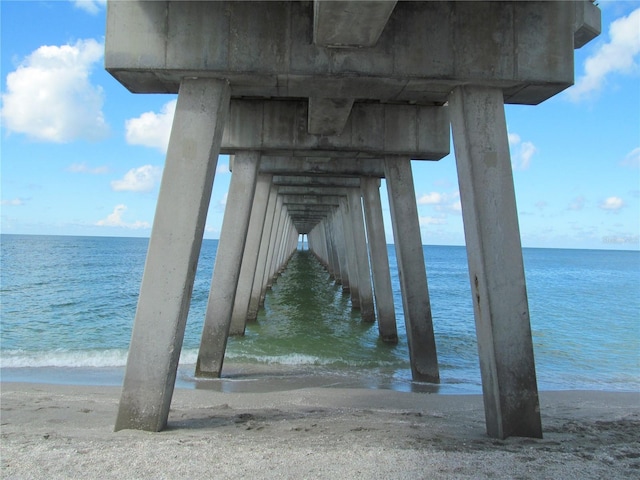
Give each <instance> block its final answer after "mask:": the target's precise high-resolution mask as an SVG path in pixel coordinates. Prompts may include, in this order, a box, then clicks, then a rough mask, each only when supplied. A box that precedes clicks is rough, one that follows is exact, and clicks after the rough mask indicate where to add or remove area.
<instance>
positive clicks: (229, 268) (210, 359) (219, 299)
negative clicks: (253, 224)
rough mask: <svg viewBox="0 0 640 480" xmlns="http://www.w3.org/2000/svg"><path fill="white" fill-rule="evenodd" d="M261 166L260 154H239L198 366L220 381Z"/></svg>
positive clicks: (201, 374) (202, 373) (203, 374)
mask: <svg viewBox="0 0 640 480" xmlns="http://www.w3.org/2000/svg"><path fill="white" fill-rule="evenodd" d="M259 163H260V154H259V153H256V152H239V153H236V156H235V161H234V164H233V173H232V174H231V184H230V185H229V194H228V195H227V205H226V207H225V210H224V218H223V220H222V229H221V230H220V240H219V241H218V251H217V252H216V262H215V265H214V267H213V277H212V279H211V290H210V291H209V300H208V303H207V312H206V316H205V320H204V326H203V328H202V338H201V340H200V351H199V352H198V361H197V363H196V376H198V377H209V378H218V377H219V376H220V372H221V370H222V362H223V360H224V352H225V349H226V347H227V338H228V336H229V328H230V326H231V314H232V312H233V304H234V300H235V295H236V289H237V287H238V278H239V276H240V266H241V264H242V255H243V252H244V246H245V242H246V239H247V230H248V228H249V218H250V215H251V205H252V203H253V196H254V192H255V188H256V177H257V175H258V167H259Z"/></svg>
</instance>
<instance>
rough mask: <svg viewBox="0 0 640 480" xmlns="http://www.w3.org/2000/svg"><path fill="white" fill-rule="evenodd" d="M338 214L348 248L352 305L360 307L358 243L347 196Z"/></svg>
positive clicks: (347, 260)
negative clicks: (354, 233)
mask: <svg viewBox="0 0 640 480" xmlns="http://www.w3.org/2000/svg"><path fill="white" fill-rule="evenodd" d="M340 203H341V205H340V208H339V209H338V214H339V215H340V221H341V222H342V227H343V230H344V246H345V250H346V256H345V258H346V262H347V267H348V270H349V274H350V275H351V278H350V283H349V293H350V294H351V307H352V308H355V309H360V278H359V274H360V272H358V263H357V259H356V243H355V240H354V235H353V220H352V219H351V208H350V207H349V200H348V199H347V198H346V197H345V198H344V199H342V200H341V202H340Z"/></svg>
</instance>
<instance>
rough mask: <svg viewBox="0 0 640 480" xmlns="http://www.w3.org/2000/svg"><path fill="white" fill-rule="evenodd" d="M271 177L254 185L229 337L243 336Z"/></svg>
mask: <svg viewBox="0 0 640 480" xmlns="http://www.w3.org/2000/svg"><path fill="white" fill-rule="evenodd" d="M271 180H272V175H269V174H264V173H262V174H260V175H258V180H257V183H256V190H255V194H254V197H253V206H252V207H251V217H250V219H249V231H248V233H247V241H246V243H245V246H244V254H243V256H242V267H241V269H240V276H239V277H238V288H237V289H236V298H235V301H234V305H233V313H232V315H231V327H230V329H229V335H243V334H244V330H245V326H246V324H247V318H248V317H249V302H250V300H251V293H252V290H253V281H254V277H255V276H256V275H255V272H256V270H257V266H258V257H259V254H260V245H261V243H262V232H263V231H264V222H265V217H266V213H267V205H268V201H269V191H270V190H271Z"/></svg>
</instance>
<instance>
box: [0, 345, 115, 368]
mask: <svg viewBox="0 0 640 480" xmlns="http://www.w3.org/2000/svg"><path fill="white" fill-rule="evenodd" d="M126 363H127V350H121V349H112V350H50V351H45V352H30V351H25V350H8V351H7V350H3V351H2V355H1V356H0V366H1V367H2V368H29V367H32V368H38V367H95V368H99V367H122V366H124V365H126Z"/></svg>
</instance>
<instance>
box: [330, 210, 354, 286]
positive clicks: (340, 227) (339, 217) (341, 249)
mask: <svg viewBox="0 0 640 480" xmlns="http://www.w3.org/2000/svg"><path fill="white" fill-rule="evenodd" d="M344 222H345V213H344V211H343V210H342V209H341V208H339V209H338V210H336V213H335V221H334V223H333V225H334V226H335V233H336V248H337V252H338V262H339V263H340V281H341V283H342V291H343V292H345V293H349V292H350V288H351V287H350V283H349V277H350V272H349V265H348V261H347V255H348V254H349V252H348V251H347V243H346V236H345V229H344Z"/></svg>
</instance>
